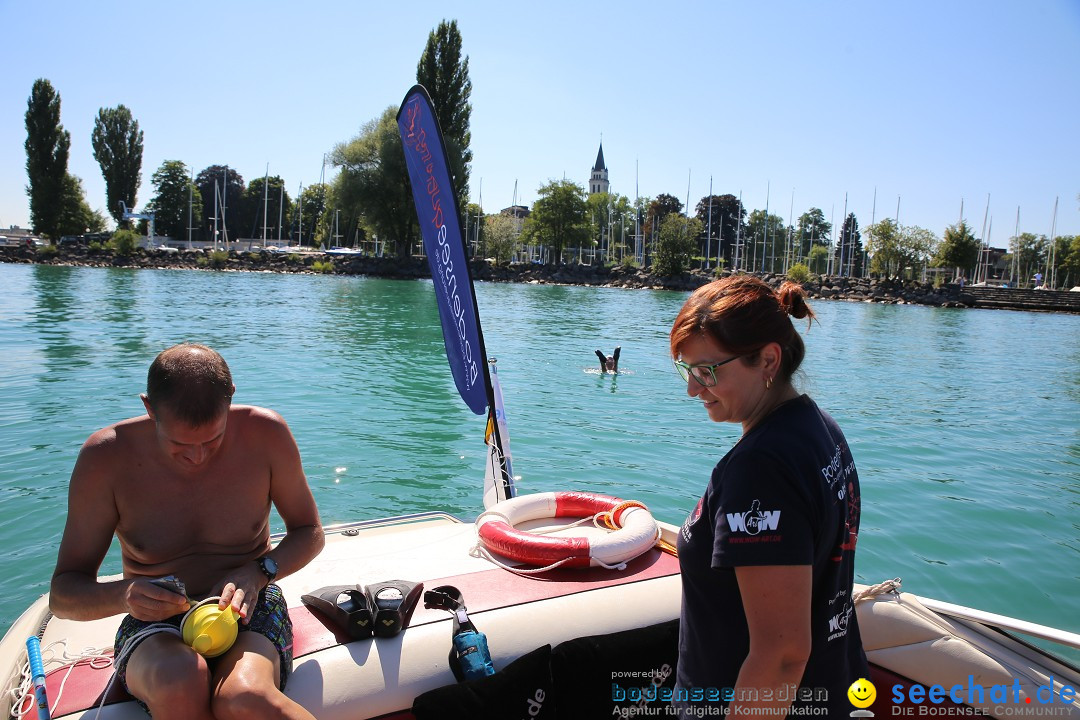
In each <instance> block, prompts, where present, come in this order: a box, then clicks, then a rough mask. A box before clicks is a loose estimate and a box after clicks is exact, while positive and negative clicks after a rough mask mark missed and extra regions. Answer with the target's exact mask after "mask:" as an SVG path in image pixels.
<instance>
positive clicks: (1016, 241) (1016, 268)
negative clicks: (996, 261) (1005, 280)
mask: <svg viewBox="0 0 1080 720" xmlns="http://www.w3.org/2000/svg"><path fill="white" fill-rule="evenodd" d="M1019 274H1020V206H1019V205H1017V206H1016V227H1015V228H1014V229H1013V266H1012V274H1011V275H1010V276H1009V287H1011V288H1012V287H1016V281H1017V279H1018V277H1017V276H1018V275H1019Z"/></svg>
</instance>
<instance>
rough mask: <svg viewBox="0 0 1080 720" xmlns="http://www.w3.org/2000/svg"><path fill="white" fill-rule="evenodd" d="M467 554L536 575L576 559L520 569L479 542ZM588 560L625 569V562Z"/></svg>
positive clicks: (515, 571) (565, 559)
mask: <svg viewBox="0 0 1080 720" xmlns="http://www.w3.org/2000/svg"><path fill="white" fill-rule="evenodd" d="M586 519H588V518H586ZM469 555H470V556H471V557H474V558H483V559H485V560H487V561H489V562H491V563H492V564H494V565H496V566H498V567H501V568H502V569H503V570H509V571H510V572H512V573H517V574H518V575H525V576H528V575H536V574H538V573H542V572H547V571H548V570H554V569H555V568H557V567H559V566H560V565H565V564H566V563H568V562H570V561H571V560H575V559H577V558H574V557H573V556H570V557H565V558H563V559H562V560H558V561H556V562H553V563H551V564H550V565H545V566H544V567H542V568H529V569H527V570H525V569H522V568H519V567H515V566H513V565H507V564H506V563H504V562H502V561H500V560H498V559H497V558H496V557H495V556H494V555H492V554H491V552H490V551H488V549H487V548H486V547H484V546H483V545H481V544H480V543H477V544H476V545H473V546H472V548H471V549H470V550H469ZM590 560H591V561H592V562H594V563H596V564H597V565H599V566H600V567H602V568H606V569H608V570H625V569H626V563H624V562H621V563H617V564H615V565H608V564H607V563H606V562H604V561H603V560H598V559H596V558H590Z"/></svg>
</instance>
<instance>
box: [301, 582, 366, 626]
mask: <svg viewBox="0 0 1080 720" xmlns="http://www.w3.org/2000/svg"><path fill="white" fill-rule="evenodd" d="M300 599H301V600H303V601H304V604H305V605H310V606H311V607H313V608H315V609H316V610H318V611H319V612H321V613H322V614H323V615H325V616H326V617H327V618H329V619H330V620H332V621H333V622H334V624H335V625H337V626H338V627H340V628H341V629H342V630H344V631H345V632H346V633H347V634H348V636H349V637H351V638H352V639H353V640H366V639H368V638H369V637H371V634H372V632H373V630H374V626H375V623H374V622H373V621H374V618H373V617H372V611H371V607H370V605H369V604H368V599H367V596H366V595H365V594H364V591H363V590H362V589H361V588H360V587H359V586H357V585H333V586H330V587H323V588H319V589H318V590H315V591H313V592H312V593H311V594H309V595H301V596H300Z"/></svg>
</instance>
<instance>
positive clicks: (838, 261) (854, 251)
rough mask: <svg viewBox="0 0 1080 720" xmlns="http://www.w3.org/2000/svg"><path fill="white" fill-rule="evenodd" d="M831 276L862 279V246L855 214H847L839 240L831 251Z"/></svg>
mask: <svg viewBox="0 0 1080 720" xmlns="http://www.w3.org/2000/svg"><path fill="white" fill-rule="evenodd" d="M832 272H833V275H839V276H841V277H862V275H863V245H862V233H860V232H859V221H858V220H857V219H856V218H855V213H848V216H847V217H846V218H844V225H843V227H841V228H840V239H839V241H838V242H837V243H836V248H835V249H834V251H833V270H832Z"/></svg>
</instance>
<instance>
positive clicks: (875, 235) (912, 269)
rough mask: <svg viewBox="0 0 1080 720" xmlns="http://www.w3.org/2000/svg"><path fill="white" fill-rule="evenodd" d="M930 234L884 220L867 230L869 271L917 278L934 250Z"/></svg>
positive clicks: (922, 229)
mask: <svg viewBox="0 0 1080 720" xmlns="http://www.w3.org/2000/svg"><path fill="white" fill-rule="evenodd" d="M938 242H939V241H938V239H937V236H936V235H934V233H932V232H930V231H929V230H926V229H924V228H921V227H919V226H917V225H897V224H896V223H895V222H894V221H893V220H891V219H888V218H886V219H885V220H882V221H880V222H878V223H876V224H874V225H871V226H870V227H869V228H867V252H868V253H869V254H870V256H871V259H870V270H871V272H875V273H879V274H881V275H884V276H885V277H907V278H915V277H918V276H919V275H920V274H921V272H922V269H923V268H924V267H926V266H927V265H928V264H930V261H931V258H933V256H934V253H935V252H936V251H937V249H938Z"/></svg>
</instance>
